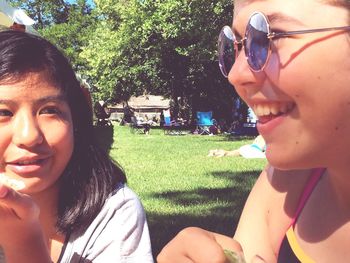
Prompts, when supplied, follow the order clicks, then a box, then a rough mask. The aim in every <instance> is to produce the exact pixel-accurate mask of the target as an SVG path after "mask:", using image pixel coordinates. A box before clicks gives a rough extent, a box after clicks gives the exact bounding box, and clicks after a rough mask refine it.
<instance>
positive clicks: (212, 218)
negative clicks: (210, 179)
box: [147, 171, 261, 258]
mask: <svg viewBox="0 0 350 263" xmlns="http://www.w3.org/2000/svg"><path fill="white" fill-rule="evenodd" d="M260 172H261V171H247V172H241V173H233V172H232V171H227V172H216V173H213V174H212V175H213V176H215V177H224V178H226V179H228V180H230V183H229V184H228V186H227V187H225V188H209V187H208V188H198V189H196V190H191V191H170V192H163V193H156V194H152V196H151V198H157V199H164V200H166V201H167V202H170V203H171V204H173V205H174V206H182V207H193V210H196V211H193V213H192V212H191V213H186V214H163V213H159V212H156V213H155V212H149V213H148V214H147V217H148V223H149V228H150V235H151V241H152V250H153V255H154V257H155V258H156V256H157V255H158V254H159V252H160V250H161V249H162V248H163V247H164V246H165V245H166V244H167V243H168V242H169V241H170V240H171V239H172V238H173V237H174V236H175V235H176V234H177V233H178V232H179V231H180V230H181V229H183V228H185V227H189V226H197V227H201V228H204V229H207V230H210V231H214V232H218V233H222V234H225V235H229V236H233V234H234V231H235V229H236V226H237V223H238V220H239V216H240V214H241V211H242V209H243V206H244V203H245V200H246V198H247V196H248V194H249V192H250V190H251V187H252V186H253V184H254V182H255V180H256V179H257V177H258V175H259V174H260ZM208 206H209V207H210V208H208Z"/></svg>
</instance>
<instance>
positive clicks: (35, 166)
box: [6, 156, 49, 176]
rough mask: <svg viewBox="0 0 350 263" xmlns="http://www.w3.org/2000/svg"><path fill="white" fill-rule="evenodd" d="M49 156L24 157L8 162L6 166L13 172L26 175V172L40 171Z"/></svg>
mask: <svg viewBox="0 0 350 263" xmlns="http://www.w3.org/2000/svg"><path fill="white" fill-rule="evenodd" d="M48 160H49V157H42V156H40V157H39V156H35V157H22V158H19V159H16V160H11V161H9V162H6V166H7V168H8V169H10V170H11V171H12V172H14V173H16V174H19V175H22V176H25V175H26V174H28V175H29V174H32V173H38V172H39V171H40V170H41V169H42V168H43V167H44V166H45V164H46V163H47V161H48Z"/></svg>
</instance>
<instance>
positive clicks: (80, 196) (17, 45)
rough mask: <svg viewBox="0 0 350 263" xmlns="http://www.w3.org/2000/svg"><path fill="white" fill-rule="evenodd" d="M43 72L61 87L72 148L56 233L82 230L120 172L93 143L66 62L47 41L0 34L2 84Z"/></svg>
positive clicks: (121, 178) (85, 106)
mask: <svg viewBox="0 0 350 263" xmlns="http://www.w3.org/2000/svg"><path fill="white" fill-rule="evenodd" d="M31 72H38V73H43V74H46V77H47V79H48V80H49V81H51V82H52V84H54V86H55V87H57V88H59V89H61V91H62V93H63V94H64V96H65V98H66V100H67V102H68V105H69V107H70V110H71V113H72V119H73V128H74V150H73V155H72V158H71V159H70V161H69V163H68V165H67V167H66V169H65V171H64V173H63V174H62V176H61V177H60V184H61V189H60V193H59V201H58V208H57V213H58V221H57V228H58V231H60V232H62V233H65V234H67V233H69V232H71V231H76V230H78V229H81V230H83V229H85V228H86V227H87V226H88V225H89V224H90V223H91V222H92V220H93V219H94V218H95V217H96V215H97V214H98V212H99V211H100V209H101V208H102V206H103V205H104V202H105V200H106V199H107V198H108V197H109V196H110V195H111V193H112V192H113V191H114V190H115V189H116V187H117V185H118V184H119V183H124V182H126V177H125V174H124V172H123V170H122V169H121V168H120V166H119V165H117V163H115V162H114V161H113V160H112V159H110V158H109V156H108V154H107V152H106V151H105V150H103V149H101V148H100V147H99V146H98V144H97V141H96V140H95V133H94V130H93V122H92V110H91V107H90V105H89V103H88V101H87V100H86V98H85V96H84V93H83V91H82V89H81V87H80V83H79V81H78V80H77V78H76V75H75V73H74V71H73V69H72V67H71V65H70V63H69V62H68V60H67V59H66V57H65V56H64V55H63V54H62V52H60V51H59V50H58V49H57V48H56V47H55V46H54V45H52V44H51V43H50V42H48V41H47V40H45V39H43V38H41V37H39V36H36V35H31V34H28V33H25V32H19V31H13V30H10V31H3V32H0V83H4V82H5V83H15V82H18V81H20V80H21V79H23V78H25V77H26V76H27V74H28V73H31Z"/></svg>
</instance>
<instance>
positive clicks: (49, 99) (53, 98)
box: [0, 94, 67, 105]
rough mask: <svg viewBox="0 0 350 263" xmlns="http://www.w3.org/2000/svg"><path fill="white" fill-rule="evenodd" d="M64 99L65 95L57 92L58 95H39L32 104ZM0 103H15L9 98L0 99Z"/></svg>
mask: <svg viewBox="0 0 350 263" xmlns="http://www.w3.org/2000/svg"><path fill="white" fill-rule="evenodd" d="M66 101H67V99H66V97H65V96H63V95H61V94H59V95H52V96H45V97H41V98H39V99H38V100H35V102H34V104H45V103H48V102H57V103H62V102H66ZM0 104H5V105H11V104H16V103H15V101H14V100H11V99H0Z"/></svg>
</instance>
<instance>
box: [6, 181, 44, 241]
mask: <svg viewBox="0 0 350 263" xmlns="http://www.w3.org/2000/svg"><path fill="white" fill-rule="evenodd" d="M39 214H40V210H39V207H38V206H37V205H36V204H35V202H34V201H33V200H32V198H31V197H30V196H28V195H25V194H21V193H19V192H17V191H15V190H14V189H12V188H10V187H8V186H5V185H3V184H0V222H1V223H0V233H1V235H0V243H1V244H3V243H6V241H7V240H9V239H12V238H13V236H14V235H13V233H14V232H16V233H18V230H19V229H22V228H23V227H30V226H31V225H32V224H34V223H37V222H38V221H39Z"/></svg>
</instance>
